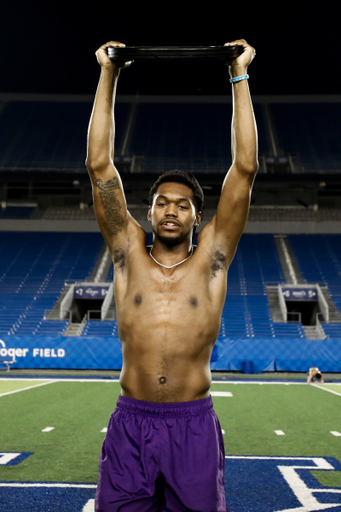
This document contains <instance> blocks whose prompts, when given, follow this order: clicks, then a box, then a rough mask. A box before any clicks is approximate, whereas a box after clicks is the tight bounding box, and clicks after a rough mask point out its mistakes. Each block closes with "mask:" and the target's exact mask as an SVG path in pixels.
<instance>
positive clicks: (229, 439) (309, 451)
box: [0, 379, 341, 487]
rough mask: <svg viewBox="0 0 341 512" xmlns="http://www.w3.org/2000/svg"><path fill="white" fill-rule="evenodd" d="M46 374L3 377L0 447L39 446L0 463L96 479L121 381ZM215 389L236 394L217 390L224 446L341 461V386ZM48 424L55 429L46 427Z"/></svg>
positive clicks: (331, 476) (23, 475)
mask: <svg viewBox="0 0 341 512" xmlns="http://www.w3.org/2000/svg"><path fill="white" fill-rule="evenodd" d="M46 382H49V381H48V380H47V379H44V380H41V381H39V380H31V381H27V380H25V381H24V380H23V379H20V380H14V379H10V380H8V379H0V411H1V412H0V431H1V447H0V451H1V452H34V454H33V455H32V456H30V457H28V458H27V459H26V460H24V461H23V462H22V463H20V464H19V465H17V466H0V481H19V482H20V481H25V482H35V481H44V482H49V481H51V482H93V483H96V482H97V466H98V458H99V453H100V448H101V444H102V441H103V439H104V436H105V433H104V432H102V430H103V429H104V428H105V427H106V425H107V422H108V419H109V416H110V414H111V412H112V410H113V408H114V407H115V403H116V399H117V397H118V395H119V392H120V387H119V383H118V382H114V381H113V380H111V381H104V380H101V381H81V380H75V381H71V382H70V381H67V380H64V381H58V380H55V381H50V382H51V383H49V384H46ZM37 384H43V385H40V386H37ZM29 385H31V386H32V387H31V388H30V389H27V386H29ZM324 387H328V388H330V390H332V391H336V392H337V393H340V394H335V393H331V392H329V391H326V390H325V389H323V388H324ZM24 388H25V389H24ZM321 388H322V389H321ZM20 389H22V390H21V391H19V390H20ZM211 390H212V392H213V393H214V392H216V391H219V392H222V391H224V392H229V393H231V394H232V396H213V400H214V407H215V410H216V412H217V414H218V417H219V419H220V422H221V427H222V429H223V431H224V432H225V433H224V440H225V450H226V454H229V455H283V456H322V457H328V456H329V457H334V458H336V459H338V460H339V461H341V436H337V435H333V434H331V432H338V433H340V434H341V386H338V385H332V384H328V385H326V384H325V385H318V386H310V385H307V384H303V383H302V384H299V383H297V384H294V383H292V384H291V383H267V382H263V383H251V382H247V383H241V382H238V383H229V382H222V383H213V384H212V387H211ZM11 391H13V393H10V392H11ZM46 427H53V430H51V431H49V432H42V430H44V429H45V428H46ZM276 431H277V433H276ZM279 432H281V434H280V435H278V433H279ZM312 473H313V474H314V476H315V477H316V478H318V480H319V481H320V482H321V483H322V484H323V485H330V486H338V487H341V474H340V473H341V472H337V471H334V472H332V473H326V472H323V471H314V472H312Z"/></svg>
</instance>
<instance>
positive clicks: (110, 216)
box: [96, 178, 124, 236]
mask: <svg viewBox="0 0 341 512" xmlns="http://www.w3.org/2000/svg"><path fill="white" fill-rule="evenodd" d="M96 187H98V188H99V196H100V198H101V202H102V205H103V209H104V214H105V219H106V223H105V227H106V229H107V231H108V233H109V235H113V236H115V235H117V234H118V233H120V231H122V227H123V224H124V219H123V217H122V214H121V211H120V210H121V208H122V205H121V203H120V202H119V200H118V199H117V197H116V194H115V190H117V189H118V190H119V189H120V184H119V181H118V178H112V179H111V180H108V181H106V182H105V183H103V181H102V180H101V179H100V178H99V179H98V180H96Z"/></svg>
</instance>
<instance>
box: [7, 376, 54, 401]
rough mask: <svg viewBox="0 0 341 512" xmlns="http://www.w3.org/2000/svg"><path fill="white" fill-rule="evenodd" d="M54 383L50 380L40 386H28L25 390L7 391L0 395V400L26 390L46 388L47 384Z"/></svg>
mask: <svg viewBox="0 0 341 512" xmlns="http://www.w3.org/2000/svg"><path fill="white" fill-rule="evenodd" d="M54 382H55V381H53V380H50V381H47V382H41V383H40V384H34V386H28V387H27V388H21V389H15V390H13V391H7V393H1V394H0V398H1V397H2V396H6V395H13V394H14V393H20V392H21V391H27V390H28V389H33V388H39V387H40V386H46V385H47V384H53V383H54Z"/></svg>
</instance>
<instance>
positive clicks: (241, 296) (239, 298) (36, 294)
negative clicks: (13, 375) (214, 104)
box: [0, 232, 341, 339]
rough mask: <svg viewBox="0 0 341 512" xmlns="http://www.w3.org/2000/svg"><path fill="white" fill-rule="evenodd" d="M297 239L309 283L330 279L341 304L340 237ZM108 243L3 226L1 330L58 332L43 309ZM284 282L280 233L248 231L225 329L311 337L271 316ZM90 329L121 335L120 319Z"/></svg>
mask: <svg viewBox="0 0 341 512" xmlns="http://www.w3.org/2000/svg"><path fill="white" fill-rule="evenodd" d="M290 242H291V244H292V247H293V250H294V252H295V256H296V258H297V261H298V264H299V266H300V269H301V272H302V275H303V276H304V277H305V278H306V279H307V281H308V282H314V283H315V282H319V283H320V284H325V283H328V285H329V289H330V291H331V292H332V295H333V299H334V302H335V303H336V304H337V306H338V307H339V308H341V277H340V275H339V269H340V264H341V262H339V258H340V257H339V255H340V254H341V251H340V249H341V237H340V236H338V235H306V236H301V235H299V236H298V235H290ZM102 245H103V238H102V235H101V234H100V233H30V232H2V233H1V236H0V261H1V267H0V335H16V336H32V335H36V336H58V334H59V333H60V332H62V331H63V330H64V329H65V328H66V325H67V322H66V321H58V320H57V321H52V320H44V313H45V311H46V310H49V309H50V308H51V307H52V306H53V304H54V303H55V301H56V300H57V298H58V297H59V295H60V293H61V291H62V289H63V287H64V283H65V281H66V280H86V278H87V277H88V276H89V275H90V274H91V271H92V269H93V266H94V264H95V262H96V260H97V257H98V255H99V252H100V250H101V248H102ZM307 254H308V255H309V257H308V258H307ZM111 279H112V273H111V275H110V276H109V277H108V280H111ZM281 282H284V277H283V274H282V269H281V266H280V263H279V261H278V255H277V250H276V245H275V241H274V237H273V235H268V234H263V235H252V234H244V235H243V236H242V238H241V241H240V244H239V247H238V250H237V253H236V256H235V258H234V261H233V263H232V265H231V268H230V271H229V277H228V292H227V296H226V301H225V304H224V308H223V315H222V323H221V328H220V333H219V335H220V336H221V337H223V338H224V337H225V338H251V339H252V338H274V337H276V338H277V337H286V338H290V337H296V338H300V337H304V336H305V335H304V332H303V330H302V326H301V325H300V324H291V323H288V324H285V323H283V324H281V323H274V322H273V321H272V318H271V312H270V308H269V304H268V300H267V294H266V286H267V285H275V284H278V283H281ZM324 325H325V324H324ZM325 327H326V333H327V334H328V335H329V336H331V337H333V336H336V335H337V336H340V324H339V326H338V325H336V324H335V325H332V324H330V325H325ZM83 335H84V336H93V337H95V336H99V337H106V336H108V337H110V336H116V335H117V324H116V322H115V321H104V322H101V321H95V320H92V321H89V322H87V324H86V326H85V329H84V332H83Z"/></svg>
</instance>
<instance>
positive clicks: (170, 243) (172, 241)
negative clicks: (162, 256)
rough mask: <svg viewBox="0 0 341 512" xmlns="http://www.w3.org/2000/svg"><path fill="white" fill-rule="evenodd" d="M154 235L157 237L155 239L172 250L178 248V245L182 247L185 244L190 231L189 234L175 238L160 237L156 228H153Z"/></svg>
mask: <svg viewBox="0 0 341 512" xmlns="http://www.w3.org/2000/svg"><path fill="white" fill-rule="evenodd" d="M153 233H154V235H155V238H156V239H157V240H159V242H161V243H162V244H163V245H165V246H166V247H168V248H171V247H176V246H177V245H180V244H182V243H183V242H185V241H186V240H187V238H188V235H189V234H190V231H189V232H188V233H182V234H181V235H178V236H174V237H173V236H170V237H168V236H164V235H160V233H158V232H157V231H156V230H155V229H154V228H153Z"/></svg>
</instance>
